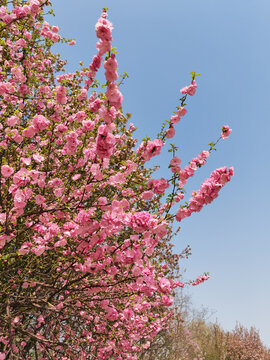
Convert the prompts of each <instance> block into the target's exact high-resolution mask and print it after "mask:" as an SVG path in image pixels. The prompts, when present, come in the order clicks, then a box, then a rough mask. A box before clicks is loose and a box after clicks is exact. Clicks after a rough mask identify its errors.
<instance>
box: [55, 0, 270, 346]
mask: <svg viewBox="0 0 270 360" xmlns="http://www.w3.org/2000/svg"><path fill="white" fill-rule="evenodd" d="M52 1H53V4H54V10H55V14H56V17H55V18H54V19H52V20H51V24H55V25H58V26H60V28H61V34H62V35H64V36H65V37H70V38H75V39H76V41H77V44H76V46H74V47H66V46H64V47H61V50H60V52H61V54H62V57H63V58H66V59H67V60H68V62H69V65H68V66H67V67H66V68H67V70H69V71H70V70H75V69H76V68H77V65H78V63H79V61H80V60H82V61H84V63H85V64H90V62H91V59H92V56H93V55H94V54H95V52H96V50H95V43H96V36H95V31H94V25H95V23H96V21H97V19H98V17H99V15H100V12H101V9H102V7H103V6H106V7H108V8H109V19H110V20H111V21H112V22H113V24H114V27H115V30H114V32H113V38H114V42H113V45H114V46H116V47H117V49H118V51H119V53H118V54H117V60H118V64H119V73H122V72H123V71H127V72H128V74H129V76H130V78H129V79H128V80H127V81H126V82H125V84H124V85H123V86H122V89H121V91H122V92H123V95H124V111H126V112H130V113H132V118H131V120H132V122H133V123H134V124H135V125H136V126H138V130H137V132H136V136H137V137H138V138H139V139H141V138H142V137H144V136H145V135H146V134H147V135H149V136H150V137H155V135H156V134H157V133H158V131H159V128H160V125H161V123H162V122H163V121H164V120H166V119H169V117H170V115H171V114H172V112H173V111H174V110H175V107H176V105H177V104H178V99H179V98H180V93H179V89H180V88H182V87H183V86H185V85H187V84H188V83H189V82H190V75H189V73H190V72H191V71H194V70H195V71H197V72H199V73H201V74H202V76H201V77H199V78H198V91H197V93H196V95H195V96H194V97H192V98H189V100H188V105H187V109H188V114H187V115H186V116H185V118H183V120H182V121H181V122H180V123H179V124H178V125H176V136H175V138H174V139H173V142H174V143H175V144H176V145H177V146H179V147H180V150H179V152H178V156H179V157H181V159H182V164H183V166H184V165H185V164H187V162H188V161H189V160H190V159H191V158H193V157H194V156H196V155H197V154H198V153H199V152H200V151H201V150H206V149H207V148H208V147H207V144H208V143H209V142H210V141H213V140H216V139H217V137H218V135H219V133H220V128H221V126H222V125H225V124H229V125H230V127H231V128H232V129H233V131H232V134H231V137H230V138H229V139H228V140H226V141H223V142H221V143H219V145H218V148H217V152H216V153H214V154H212V155H211V158H210V159H209V161H208V163H207V165H206V166H204V167H203V168H202V169H200V170H199V171H198V172H197V174H196V177H194V178H192V179H191V181H190V183H189V185H188V186H187V190H188V192H189V193H190V191H191V190H195V189H198V188H199V187H200V184H201V182H202V181H203V180H204V179H205V178H207V177H208V176H209V175H210V173H211V172H212V171H213V170H214V169H215V168H217V167H220V166H224V165H227V166H231V165H233V166H234V168H235V176H234V178H233V179H232V181H231V182H230V183H229V184H227V186H226V187H225V188H224V189H223V190H222V191H221V193H220V196H219V198H218V199H216V200H215V202H213V203H212V204H211V205H209V206H207V207H205V208H204V209H203V210H202V211H201V212H200V213H199V214H195V215H193V216H192V217H190V218H188V219H185V220H183V221H182V223H181V227H182V229H181V232H180V233H179V235H178V236H177V238H176V239H175V250H176V251H180V250H181V249H182V248H184V247H185V246H186V245H187V244H189V245H191V247H192V257H191V258H190V259H189V260H188V261H185V262H184V263H183V264H182V266H181V267H182V269H186V272H185V274H184V276H185V279H186V280H189V279H193V278H195V277H196V276H197V275H199V274H201V273H203V272H205V271H206V272H207V271H209V272H210V275H211V279H209V280H208V282H206V283H205V284H202V285H200V286H198V287H195V288H191V289H190V290H189V291H188V293H189V294H191V295H192V299H193V302H194V304H195V306H196V307H199V306H200V305H201V304H202V305H204V306H206V307H208V308H209V309H211V310H213V311H214V312H215V313H214V315H213V316H212V318H211V320H212V321H215V319H216V318H217V319H218V321H219V323H220V324H221V325H222V326H223V327H224V328H225V329H228V330H230V329H232V328H233V327H234V325H235V323H236V321H239V322H240V323H242V324H243V325H244V326H247V327H249V326H252V325H254V326H255V327H256V328H257V329H259V330H260V334H261V338H262V339H263V341H264V343H265V344H266V345H268V346H269V347H270V325H269V324H270V306H269V302H270V286H269V275H270V261H269V254H270V241H269V240H270V235H269V222H270V221H269V220H270V212H269V205H268V204H269V200H270V196H269V190H268V188H269V175H270V170H269V140H268V139H269V133H270V125H269V123H270V122H269V95H270V90H269V72H270V69H269V67H270V65H269V64H270V45H269V36H270V35H269V34H270V22H269V18H270V2H269V0H237V1H235V0H170V1H167V2H164V1H157V0H155V1H153V0H147V1H145V0H137V1H127V0H107V2H105V0H104V2H101V1H98V0H96V1H89V0H77V1H76V2H75V1H74V0H65V1H63V0H52ZM168 160H169V154H168V153H167V152H166V151H165V152H164V153H163V155H162V156H161V158H158V159H157V163H158V164H160V165H161V169H162V170H161V171H160V172H159V176H166V175H167V174H168V172H167V170H166V164H167V162H168Z"/></svg>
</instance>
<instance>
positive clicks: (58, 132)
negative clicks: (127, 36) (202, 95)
mask: <svg viewBox="0 0 270 360" xmlns="http://www.w3.org/2000/svg"><path fill="white" fill-rule="evenodd" d="M15 3H16V6H15V8H14V9H11V10H9V8H8V7H6V6H1V8H0V19H1V20H2V25H0V26H1V29H0V30H1V36H2V37H3V39H4V40H5V41H3V42H2V43H1V46H0V70H1V78H0V80H1V82H0V114H1V118H0V155H1V163H0V185H1V187H0V275H1V276H0V279H1V280H0V316H1V321H0V359H1V358H2V359H5V358H16V359H19V360H22V359H30V358H32V357H33V356H35V357H36V358H39V359H44V360H47V359H61V360H73V359H87V358H89V356H90V357H91V356H93V357H95V358H97V359H101V360H107V359H117V360H123V359H127V360H135V359H137V358H138V354H139V353H140V352H141V351H144V350H145V349H146V348H148V347H149V346H150V343H151V341H152V340H153V339H154V338H155V336H156V335H157V334H158V333H159V332H160V331H161V330H162V329H163V328H164V327H166V324H167V323H168V320H169V319H170V317H171V315H172V312H171V311H170V309H169V307H170V306H171V305H172V304H173V295H174V291H175V289H176V288H177V287H183V286H184V283H183V282H180V281H178V280H176V279H175V277H174V275H173V270H174V268H175V267H177V264H178V259H179V258H180V257H181V256H180V255H174V254H173V253H172V251H171V244H170V239H171V236H172V235H171V234H172V220H170V219H169V218H168V217H169V216H170V214H169V211H170V208H171V206H172V205H173V203H174V202H180V201H181V200H182V199H183V197H184V195H183V192H182V186H183V185H184V184H185V182H186V180H187V179H188V177H190V176H192V175H193V173H194V171H195V170H196V169H197V168H198V167H200V166H201V165H203V164H204V163H205V161H206V158H207V156H208V153H207V152H202V153H201V154H200V155H199V156H198V157H197V158H195V159H193V160H192V161H191V162H190V164H189V165H188V166H187V167H186V168H185V169H184V170H181V168H180V164H181V160H180V159H179V158H178V157H177V156H175V154H174V156H173V159H172V160H171V162H170V165H169V167H170V169H171V171H172V173H173V179H170V180H167V179H164V178H160V179H153V178H152V171H151V170H149V169H147V168H146V167H145V166H144V164H145V162H146V161H149V160H150V159H152V158H153V157H154V156H157V155H159V154H160V152H161V149H162V147H163V146H164V145H165V139H166V138H167V139H168V138H172V137H173V136H174V134H175V129H174V125H175V124H177V123H178V122H179V121H180V119H181V117H182V116H184V115H185V114H186V112H187V111H186V109H185V108H184V105H183V104H181V106H179V107H178V109H177V111H176V113H175V115H173V116H172V117H171V119H170V121H169V128H168V129H167V130H166V131H165V130H164V133H163V135H162V136H161V137H157V138H156V139H154V140H150V139H149V138H148V139H147V140H145V141H143V143H142V144H141V145H140V146H139V148H138V149H137V150H135V145H136V140H135V139H134V138H133V131H134V130H135V127H134V125H133V124H132V123H130V124H128V119H129V116H128V115H127V116H125V115H124V114H123V111H122V101H123V96H122V93H121V92H120V90H119V84H118V83H117V82H116V81H117V79H118V72H117V67H118V64H117V60H116V55H115V53H114V50H113V48H112V44H111V42H112V30H113V26H112V24H111V22H110V21H109V20H108V19H107V12H106V10H105V9H104V10H103V11H102V14H101V17H100V19H99V20H98V22H97V24H96V27H95V29H96V34H97V38H98V42H97V45H96V47H97V53H96V55H94V57H93V59H92V61H91V63H90V65H89V66H84V65H83V64H82V65H81V68H80V69H79V70H78V71H76V72H75V73H63V71H62V70H63V68H64V65H65V61H63V60H61V58H60V56H58V55H55V54H53V53H52V51H51V46H52V45H53V44H54V43H55V42H59V41H60V39H61V36H60V35H59V33H58V32H59V29H58V27H57V26H51V25H50V24H49V23H48V22H46V21H44V11H43V8H44V7H45V6H47V5H49V3H50V2H49V1H48V0H46V1H45V0H44V1H43V2H41V1H40V0H31V1H25V0H17V1H16V2H15ZM63 41H65V40H64V39H63ZM67 43H69V44H74V41H70V40H67ZM103 61H104V69H105V78H106V83H105V84H104V85H103V86H102V87H101V89H103V88H104V87H106V89H104V90H100V92H98V89H99V88H98V89H97V87H99V85H100V84H98V82H97V79H96V73H97V71H98V70H99V69H100V68H101V64H102V62H103ZM55 74H58V75H55ZM196 88H197V85H196V83H195V80H193V81H192V83H191V85H189V86H188V87H186V88H184V89H182V90H181V91H182V93H184V94H186V95H194V93H195V90H196ZM222 131H223V137H227V135H228V133H229V132H230V129H228V128H226V127H223V130H222ZM232 174H233V171H232V169H231V168H230V169H229V170H227V169H226V168H221V169H218V170H216V171H215V172H214V173H213V174H212V175H211V177H210V178H209V179H208V181H206V182H205V183H203V184H202V186H201V189H200V190H199V192H198V193H194V194H193V198H192V199H191V200H190V203H189V205H188V207H186V208H181V209H180V210H178V212H177V214H176V219H177V220H181V219H182V218H183V217H186V216H189V215H190V214H191V213H192V212H194V211H199V210H200V209H201V208H202V206H203V205H204V204H207V203H210V202H211V201H212V200H213V199H214V198H215V197H216V196H217V194H218V192H219V190H220V188H221V187H222V186H224V185H225V183H226V182H228V181H229V179H230V177H231V175H232ZM171 184H172V185H173V186H171V187H170V185H171ZM171 188H173V190H172V196H171V197H170V198H169V200H168V201H166V202H165V203H164V204H163V203H162V201H163V200H162V196H163V195H164V193H165V192H166V190H167V189H171ZM175 189H176V193H174V191H175ZM168 192H169V190H168ZM165 211H166V214H165V216H163V215H162V214H163V213H164V212H165ZM185 212H186V213H185ZM182 213H185V214H184V215H185V216H182ZM187 213H188V215H187ZM174 217H175V215H174V214H172V215H171V219H173V218H174ZM184 253H185V252H184ZM187 253H188V250H187V251H186V254H187ZM201 280H203V278H201ZM204 280H205V279H204ZM33 354H35V355H33Z"/></svg>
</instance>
